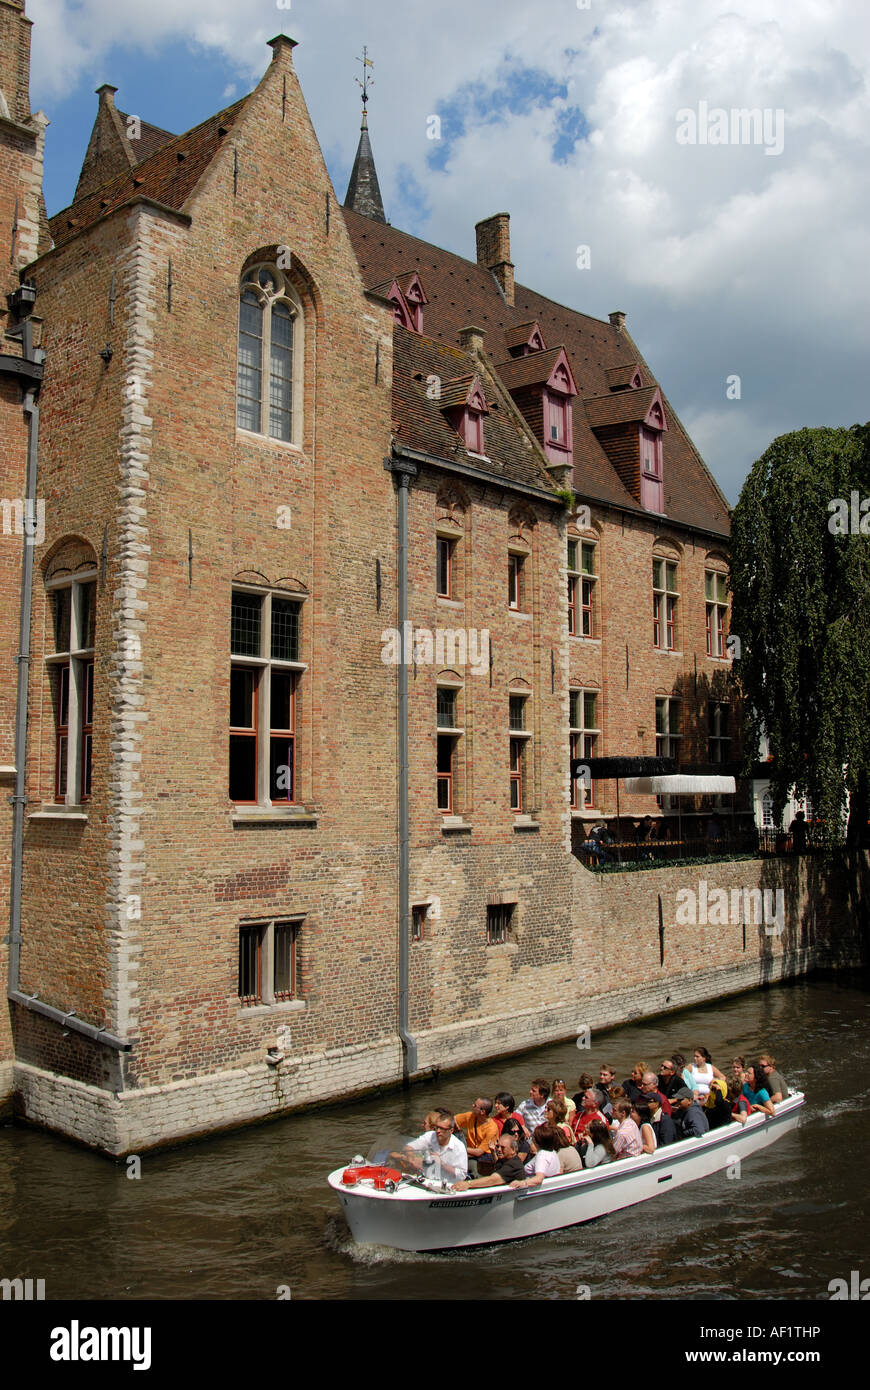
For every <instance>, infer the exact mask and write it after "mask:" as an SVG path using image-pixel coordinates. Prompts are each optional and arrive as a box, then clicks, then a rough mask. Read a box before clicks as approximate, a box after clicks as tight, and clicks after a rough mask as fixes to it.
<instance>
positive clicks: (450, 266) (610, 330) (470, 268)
mask: <svg viewBox="0 0 870 1390" xmlns="http://www.w3.org/2000/svg"><path fill="white" fill-rule="evenodd" d="M344 217H345V223H346V225H347V229H348V232H349V234H350V238H351V241H352V243H353V246H354V249H355V251H356V255H357V260H358V261H359V266H360V271H361V274H362V276H363V280H364V282H365V284H366V286H367V287H371V286H374V285H377V284H383V282H384V281H385V280H390V281H392V279H393V278H394V277H395V274H396V272H397V271H398V270H401V271H403V272H405V273H407V271H408V270H409V269H411V268H413V269H416V270H417V271H418V273H419V274H420V277H421V279H422V281H423V283H424V285H425V286H426V293H427V295H428V297H429V307H428V309H427V312H426V331H427V333H428V334H429V335H430V336H431V337H432V338H433V339H436V340H438V341H441V342H448V343H454V342H456V340H457V338H458V335H459V331H460V329H461V328H462V327H463V326H464V325H465V324H468V323H476V324H479V325H480V326H481V328H482V329H483V331H484V334H485V349H486V352H487V353H488V354H489V356H490V358H491V359H492V362H493V366H494V365H495V363H497V362H502V361H503V360H504V359H505V357H506V356H507V353H508V351H509V349H510V347H512V346H516V345H517V343H518V341H519V342H521V341H522V338H521V337H520V338H519V339H518V337H517V332H518V330H519V328H520V327H523V326H526V325H529V326H530V325H532V324H533V323H537V324H538V325H539V327H540V330H541V332H542V334H543V336H544V341H545V342H546V343H547V344H548V345H559V346H563V347H564V348H565V351H566V353H567V355H568V360H569V362H570V364H571V370H572V372H573V373H574V378H575V380H576V382H577V387H578V391H579V398H578V400H577V401H575V407H574V412H573V419H574V484H575V487H576V490H577V492H578V493H579V494H580V496H581V497H582V498H583V499H584V500H588V501H591V502H595V501H598V502H603V503H609V504H611V505H613V506H617V507H620V508H624V509H625V510H626V511H628V512H635V513H637V514H638V516H642V517H650V516H651V515H652V513H650V512H647V511H646V510H645V509H644V508H642V507H641V506H640V505H639V503H638V502H637V501H636V500H635V498H634V497H632V495H631V493H630V492H629V491H628V490H627V489H626V487H625V486H624V485H623V483H622V482H621V480H620V478H619V476H618V475H617V473H616V470H615V469H614V467H613V465H612V464H611V462H610V460H609V459H608V457H607V455H606V454H605V452H604V449H603V448H602V446H601V444H600V442H599V441H598V439H597V438H596V437H595V435H594V433H593V431H592V428H591V426H590V424H589V422H588V420H587V418H586V412H585V410H583V409H582V406H581V402H582V401H584V400H586V399H589V398H592V397H597V396H609V395H610V394H611V392H610V385H611V382H612V380H613V376H612V375H610V376H608V373H611V372H612V369H614V368H623V367H624V366H625V363H626V362H627V361H631V362H633V363H634V362H636V363H637V365H638V366H639V368H640V370H641V372H642V375H643V381H644V384H645V386H646V387H649V386H655V385H657V384H658V383H657V380H656V377H655V374H654V373H653V372H652V371H650V369H649V366H648V365H647V363H646V361H645V360H644V358H643V356H642V355H641V353H640V352H639V351H638V349H637V345H636V344H635V343H634V342H633V341H632V339H631V337H630V336H629V334H628V332H627V331H626V330H625V328H624V327H620V326H618V325H617V324H615V323H605V322H603V321H602V320H601V319H596V318H592V317H591V315H588V314H582V313H580V312H578V311H577V310H574V309H569V308H566V307H565V306H564V305H562V304H558V303H556V302H555V300H552V299H547V298H546V297H545V296H544V295H539V294H536V293H535V291H534V290H530V289H528V288H527V287H526V286H524V285H521V284H517V285H516V288H515V303H514V304H513V306H510V305H508V304H507V303H506V302H505V299H504V296H503V294H502V293H501V291H500V290H499V288H498V285H497V284H496V281H495V279H494V277H493V275H492V274H491V272H490V271H489V270H487V269H486V267H485V266H481V265H478V264H477V263H476V262H475V261H469V260H466V259H465V258H464V257H462V256H457V255H455V254H454V253H453V252H451V251H444V250H442V249H441V248H440V247H437V246H433V245H431V244H430V243H429V242H425V241H421V240H420V239H419V238H418V237H414V236H411V235H410V234H409V233H408V232H402V231H399V230H398V229H397V228H395V227H391V226H389V225H386V224H382V223H380V222H375V221H373V220H372V219H371V218H368V217H363V216H361V215H360V214H359V213H356V212H353V211H352V210H351V209H349V208H346V209H345V210H344ZM514 360H516V359H514ZM519 360H522V359H519ZM660 389H661V388H660ZM613 394H614V395H615V394H617V393H613ZM620 394H621V393H620ZM662 400H663V403H664V407H665V411H666V413H667V418H668V424H669V426H670V429H669V432H668V433H667V434H666V435H665V439H664V448H663V457H664V494H665V509H666V513H667V516H668V518H669V519H670V520H672V521H674V522H678V523H679V522H682V523H683V524H685V525H687V526H693V527H697V528H699V529H701V530H704V531H710V532H713V533H714V534H716V535H720V536H723V537H726V536H727V535H728V533H729V529H730V523H729V513H728V503H727V501H726V499H725V497H724V496H723V494H722V492H721V491H720V490H719V487H718V485H717V484H716V482H715V480H714V478H713V477H712V475H711V473H710V472H709V471H708V469H707V467H706V465H705V464H704V462H703V460H702V459H701V457H700V455H699V454H698V452H697V450H696V449H695V447H694V445H693V444H692V442H691V440H690V439H689V437H688V435H687V434H686V433H685V430H684V429H683V427H682V425H681V424H680V422H679V419H678V417H677V415H676V412H675V411H674V408H673V406H672V405H671V404H670V402H669V401H668V399H667V396H666V395H665V392H664V390H662Z"/></svg>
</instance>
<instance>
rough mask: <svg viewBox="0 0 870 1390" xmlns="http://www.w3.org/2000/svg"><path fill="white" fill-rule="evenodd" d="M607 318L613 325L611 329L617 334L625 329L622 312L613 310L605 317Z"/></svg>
mask: <svg viewBox="0 0 870 1390" xmlns="http://www.w3.org/2000/svg"><path fill="white" fill-rule="evenodd" d="M607 317H608V318H609V319H610V322H611V323H612V324H613V327H614V328H615V329H616V331H617V333H621V332H622V330H623V328H624V327H625V313H624V311H623V310H622V309H613V310H611V312H610V313H609V314H608V315H607Z"/></svg>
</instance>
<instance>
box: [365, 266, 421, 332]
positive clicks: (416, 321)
mask: <svg viewBox="0 0 870 1390" xmlns="http://www.w3.org/2000/svg"><path fill="white" fill-rule="evenodd" d="M377 289H378V291H379V292H382V293H383V294H384V297H385V298H386V299H389V300H390V301H391V302H392V305H393V318H394V319H395V320H396V323H398V324H399V325H400V327H402V328H407V329H408V331H409V332H411V333H422V332H423V306H424V304H428V303H429V299H428V297H427V295H426V291H425V290H424V289H423V282H422V280H421V279H420V277H419V275H418V274H417V273H416V271H414V272H412V273H411V274H409V275H399V276H397V277H396V279H395V280H393V281H391V282H390V283H389V286H387V285H386V283H385V284H384V285H383V286H377Z"/></svg>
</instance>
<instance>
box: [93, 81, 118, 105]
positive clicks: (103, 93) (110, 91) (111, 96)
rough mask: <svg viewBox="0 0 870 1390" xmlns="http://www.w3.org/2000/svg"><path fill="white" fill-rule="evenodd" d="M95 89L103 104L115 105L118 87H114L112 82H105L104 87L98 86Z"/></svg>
mask: <svg viewBox="0 0 870 1390" xmlns="http://www.w3.org/2000/svg"><path fill="white" fill-rule="evenodd" d="M95 90H96V93H97V96H98V97H99V98H100V105H101V106H104V105H105V106H114V105H115V93H116V92H117V90H118V88H117V87H113V86H112V84H111V83H110V82H104V83H103V85H102V87H97V88H96V89H95Z"/></svg>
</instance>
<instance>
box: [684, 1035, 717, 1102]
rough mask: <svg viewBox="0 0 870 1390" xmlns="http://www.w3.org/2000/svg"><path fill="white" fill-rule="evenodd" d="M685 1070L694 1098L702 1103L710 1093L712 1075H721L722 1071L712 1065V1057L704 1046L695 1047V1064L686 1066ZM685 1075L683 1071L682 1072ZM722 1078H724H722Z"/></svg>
mask: <svg viewBox="0 0 870 1390" xmlns="http://www.w3.org/2000/svg"><path fill="white" fill-rule="evenodd" d="M686 1071H687V1072H688V1074H689V1077H690V1078H691V1079H690V1080H689V1081H688V1083H687V1084H688V1086H689V1089H690V1090H691V1091H694V1093H695V1099H696V1100H699V1101H700V1102H701V1104H702V1105H703V1103H704V1101H705V1100H706V1099H707V1097H708V1095H709V1094H710V1087H711V1085H712V1084H713V1078H714V1076H718V1077H721V1076H722V1073H721V1072H720V1071H717V1070H716V1068H715V1067H714V1066H713V1063H712V1059H711V1057H710V1054H709V1052H708V1051H707V1049H706V1047H696V1048H695V1064H694V1066H692V1067H687V1068H686ZM683 1074H684V1075H685V1072H684V1073H683ZM723 1079H724V1078H723Z"/></svg>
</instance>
